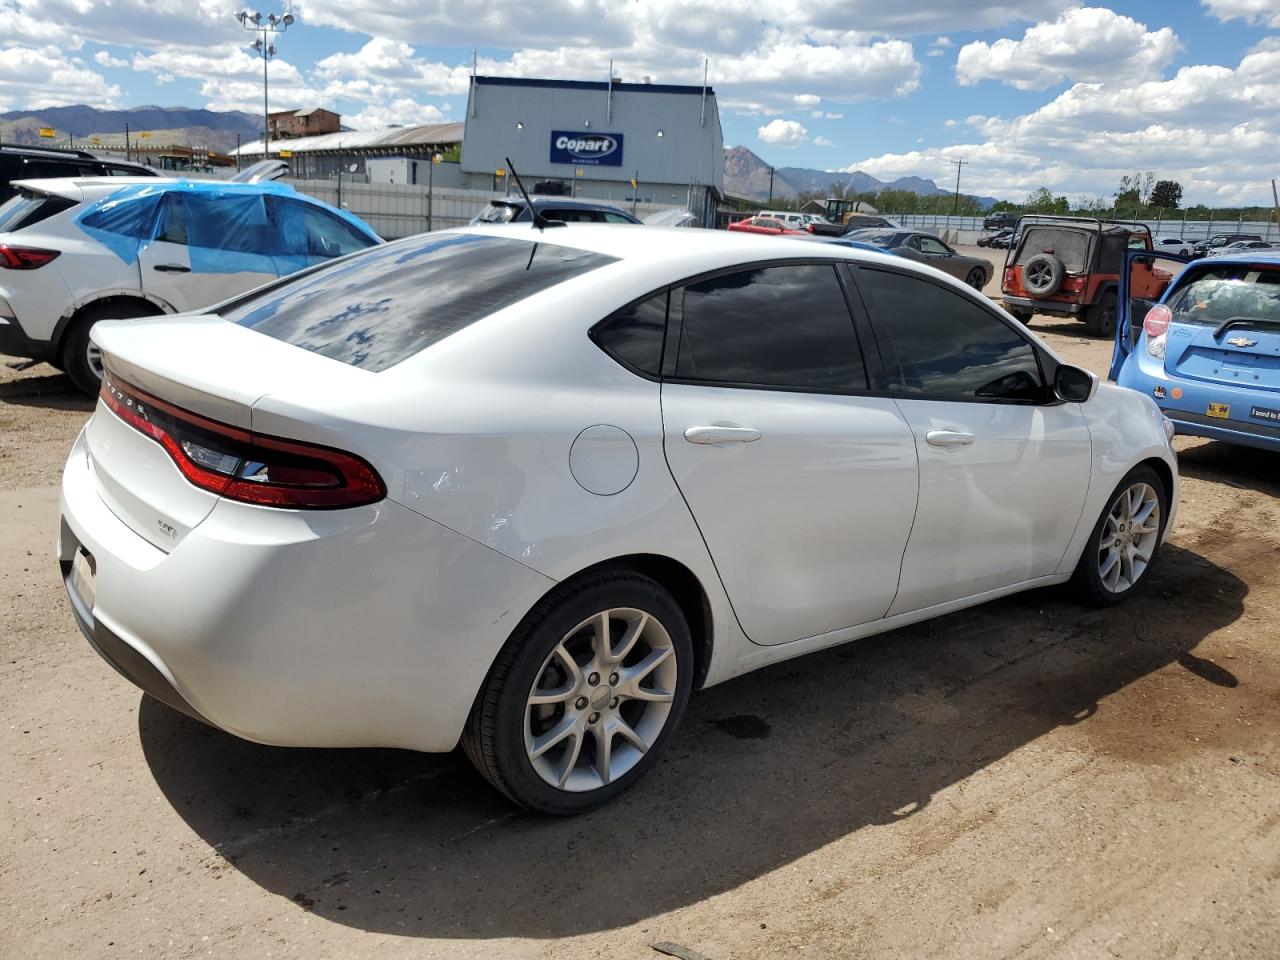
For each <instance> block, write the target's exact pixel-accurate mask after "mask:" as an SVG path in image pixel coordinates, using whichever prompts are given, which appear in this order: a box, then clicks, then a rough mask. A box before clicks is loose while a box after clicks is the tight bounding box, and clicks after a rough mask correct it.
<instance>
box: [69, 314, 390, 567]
mask: <svg viewBox="0 0 1280 960" xmlns="http://www.w3.org/2000/svg"><path fill="white" fill-rule="evenodd" d="M93 339H94V340H95V341H96V342H97V343H98V345H99V346H100V347H101V348H102V351H103V358H104V364H105V366H106V367H107V369H108V370H109V371H110V373H111V374H112V375H113V376H114V377H116V378H118V379H119V380H120V381H123V382H124V384H127V385H129V386H131V387H133V388H135V389H136V390H140V391H143V392H145V393H147V394H150V395H151V396H152V397H155V398H156V399H158V400H161V401H164V402H165V403H169V404H172V405H174V406H176V407H180V408H181V409H183V410H185V411H189V412H190V413H195V414H198V415H200V416H202V417H207V418H208V419H210V420H216V421H218V422H219V423H223V424H227V425H229V426H232V427H237V428H239V429H241V430H245V431H250V430H252V429H253V407H254V404H255V403H257V402H258V400H260V399H261V398H262V397H263V396H264V395H265V394H266V393H267V392H268V391H269V390H276V389H283V390H286V391H288V390H290V389H296V388H297V387H298V386H300V385H307V386H310V387H312V388H314V386H315V384H316V383H317V382H321V383H324V384H325V385H326V388H328V387H332V389H333V390H334V391H338V393H337V394H336V395H341V391H346V390H351V389H353V387H355V384H353V383H352V380H354V379H359V380H360V381H361V384H360V385H361V386H363V387H364V388H366V389H367V387H368V385H369V379H368V378H369V377H371V376H373V375H372V374H369V373H367V372H365V371H360V370H356V369H354V368H351V367H347V366H346V365H345V364H341V363H338V362H336V361H333V360H329V359H326V358H324V357H321V356H319V355H317V354H313V353H310V352H308V351H306V350H301V349H299V348H297V347H294V346H292V345H290V344H287V343H283V342H281V341H279V340H274V339H272V338H270V337H265V336H262V335H261V334H258V333H255V332H254V331H252V330H249V329H247V328H245V327H241V326H238V325H237V324H234V323H229V322H227V321H225V320H223V319H221V318H220V317H217V316H178V317H155V318H143V319H137V320H121V321H104V322H101V323H99V324H97V325H96V326H95V327H94V330H93ZM85 445H86V447H87V450H88V456H89V464H90V467H91V469H92V471H93V474H94V477H95V483H96V488H97V491H98V494H99V496H100V497H101V498H102V500H103V502H104V503H105V504H106V505H107V507H108V508H109V509H110V510H111V512H112V513H114V514H115V515H116V516H117V517H118V518H119V519H120V520H121V521H122V522H124V523H125V524H126V525H127V526H128V527H129V528H130V529H131V530H133V531H134V532H135V533H137V534H138V535H139V536H141V537H142V538H143V539H144V540H146V541H148V542H149V543H151V544H153V545H154V546H156V547H158V548H160V549H161V550H164V551H166V552H167V551H170V550H172V549H174V547H176V546H177V545H178V544H179V543H181V542H182V539H183V538H184V537H185V536H186V535H187V534H188V533H189V532H190V531H191V530H192V529H194V528H195V527H196V526H197V525H198V524H199V523H200V522H201V521H202V520H204V519H205V517H207V516H208V515H209V513H210V512H211V511H212V510H213V508H214V506H215V505H216V504H217V502H218V500H219V497H218V495H217V494H215V493H212V492H210V491H208V490H204V489H201V488H199V487H197V486H195V485H194V484H192V483H190V482H189V481H188V480H187V479H186V478H185V477H184V476H183V475H182V472H181V471H180V470H179V469H178V466H177V464H176V463H174V461H173V459H172V458H171V457H170V456H169V454H168V452H167V451H166V450H165V449H164V448H163V447H162V446H161V445H160V443H159V442H157V441H156V440H154V439H152V438H151V437H149V436H146V435H144V434H143V433H142V432H140V431H139V430H138V429H137V428H135V427H134V426H132V425H130V424H128V423H126V422H125V421H124V420H122V419H121V418H120V417H119V416H117V415H116V414H115V413H114V412H113V411H112V410H110V409H109V408H108V407H107V406H106V405H105V404H104V403H103V402H102V401H99V403H98V406H97V409H96V410H95V411H94V415H93V417H92V418H91V419H90V420H89V424H88V426H87V427H86V428H85Z"/></svg>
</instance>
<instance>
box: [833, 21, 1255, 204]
mask: <svg viewBox="0 0 1280 960" xmlns="http://www.w3.org/2000/svg"><path fill="white" fill-rule="evenodd" d="M1135 104H1142V109H1141V110H1135V109H1134V105H1135ZM965 123H966V124H967V125H968V126H970V127H971V128H972V129H973V130H974V131H975V132H976V133H977V134H978V136H979V139H977V140H975V142H972V143H966V144H955V145H951V146H945V147H941V148H932V149H922V150H915V151H910V152H907V153H891V154H883V155H880V156H874V157H867V158H865V159H863V160H859V161H857V162H855V163H853V164H850V165H849V166H848V167H847V168H846V169H848V170H850V171H852V170H863V171H865V172H867V173H870V174H872V175H874V176H877V177H880V178H882V179H893V178H894V177H898V176H904V175H910V174H915V175H918V176H925V177H933V178H934V179H938V178H943V177H946V176H947V174H948V170H952V171H953V170H954V168H952V167H951V166H950V163H949V161H951V160H956V159H964V160H967V161H968V165H967V166H966V167H965V168H964V182H963V184H962V186H961V189H962V190H964V191H966V192H971V193H979V194H991V195H995V196H1001V197H1006V198H1009V199H1021V198H1022V197H1024V196H1026V195H1027V194H1028V193H1030V192H1031V191H1032V190H1034V189H1035V188H1037V187H1039V186H1048V187H1049V188H1050V189H1052V190H1053V191H1054V192H1055V193H1064V194H1072V195H1074V194H1078V193H1089V194H1091V195H1093V194H1097V193H1109V192H1110V191H1111V190H1112V189H1113V187H1114V184H1115V183H1117V182H1118V181H1119V178H1120V176H1121V175H1122V174H1125V173H1133V171H1134V170H1154V171H1156V173H1157V175H1158V176H1160V177H1161V178H1168V179H1173V180H1177V181H1178V182H1180V183H1181V184H1182V186H1183V188H1184V191H1185V194H1184V196H1185V201H1184V202H1187V203H1197V202H1204V203H1209V204H1218V205H1221V206H1229V205H1236V204H1244V203H1250V204H1261V203H1266V202H1267V200H1268V198H1269V197H1270V190H1269V188H1267V186H1266V184H1267V182H1268V178H1269V177H1271V176H1273V175H1274V173H1275V169H1274V168H1275V143H1276V141H1277V138H1280V37H1267V38H1266V39H1264V40H1262V41H1261V42H1259V43H1258V44H1257V45H1256V46H1254V47H1253V48H1251V49H1250V50H1248V51H1246V53H1245V55H1244V56H1243V57H1242V58H1241V61H1240V63H1239V64H1238V65H1237V66H1236V67H1234V68H1231V67H1222V66H1188V67H1183V68H1181V69H1180V70H1178V72H1177V73H1176V74H1175V75H1174V76H1173V77H1171V78H1170V79H1168V80H1149V81H1145V82H1142V83H1138V84H1131V83H1116V84H1102V83H1078V84H1076V85H1074V86H1072V87H1071V88H1070V89H1068V90H1066V91H1064V92H1063V93H1061V94H1060V95H1058V96H1057V97H1054V98H1053V99H1052V100H1051V101H1050V102H1048V103H1047V104H1045V105H1044V106H1042V107H1040V108H1039V109H1037V110H1035V111H1033V112H1031V113H1028V114H1026V115H1023V116H1019V117H1015V118H1012V119H1005V118H1002V117H986V116H981V115H974V116H971V117H968V118H966V120H965Z"/></svg>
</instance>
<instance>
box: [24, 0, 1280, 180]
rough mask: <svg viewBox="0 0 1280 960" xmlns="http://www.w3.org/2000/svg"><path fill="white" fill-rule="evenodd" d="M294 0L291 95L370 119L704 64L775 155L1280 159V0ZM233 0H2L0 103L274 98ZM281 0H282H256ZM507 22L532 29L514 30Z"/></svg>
mask: <svg viewBox="0 0 1280 960" xmlns="http://www.w3.org/2000/svg"><path fill="white" fill-rule="evenodd" d="M897 7H898V8H901V9H897V8H895V5H893V4H886V3H885V2H884V0H774V2H772V3H771V4H770V5H769V6H768V7H767V9H766V10H765V12H764V13H763V16H762V15H761V13H760V12H759V8H756V9H751V8H748V9H744V10H741V11H738V10H732V9H728V8H727V7H726V6H725V5H723V4H720V3H718V2H713V0H687V2H676V0H637V2H634V3H630V4H622V3H618V2H613V0H526V2H525V3H523V4H520V5H512V4H507V5H494V4H492V3H490V2H487V0H486V2H481V0H451V2H449V3H445V2H443V0H434V2H432V0H342V2H338V0H296V2H294V3H292V4H291V5H290V6H289V9H290V10H291V12H293V13H294V15H295V16H296V17H297V22H296V23H295V25H294V26H293V27H292V28H291V29H290V30H289V31H288V32H287V33H286V34H285V35H284V36H282V37H280V38H279V41H278V46H279V55H278V58H277V60H276V61H274V62H273V63H272V67H271V70H272V87H273V95H272V105H273V108H274V107H277V106H278V107H285V106H309V105H312V104H317V103H323V104H324V105H326V106H329V107H331V108H332V107H334V106H335V105H336V106H338V107H339V108H340V109H341V112H342V113H343V115H344V119H345V121H346V122H347V123H349V124H350V125H352V126H356V127H358V128H365V127H375V126H383V125H387V124H390V123H418V122H431V121H435V120H446V119H452V118H458V119H461V117H462V115H463V113H464V112H465V111H464V104H465V91H466V76H467V73H468V72H469V69H470V61H471V55H472V51H473V50H476V51H477V52H478V56H479V58H480V61H481V67H480V68H481V72H485V73H501V74H508V75H523V76H556V77H569V78H587V79H603V78H604V77H605V76H606V74H607V69H608V62H609V59H610V58H611V57H612V58H613V59H614V61H615V73H617V74H619V75H621V76H622V77H624V78H625V79H639V78H640V77H641V76H643V75H649V76H651V77H653V79H654V80H655V81H666V82H698V81H699V80H700V79H701V72H702V59H703V57H704V56H706V57H708V58H709V59H710V61H711V81H712V84H713V86H714V87H715V88H716V90H717V93H718V96H719V100H720V105H721V118H722V124H723V127H724V134H725V141H726V143H731V144H743V145H745V146H747V147H749V148H750V149H752V150H753V151H755V152H756V153H758V154H760V155H761V156H762V157H764V158H765V159H766V160H767V161H769V162H771V163H774V164H776V165H778V166H792V165H794V166H809V167H818V168H822V169H850V170H853V169H861V170H865V171H866V172H868V173H872V174H874V175H876V176H880V177H882V178H892V177H895V176H901V175H907V174H914V175H919V176H926V177H933V178H934V179H937V180H939V181H943V182H949V180H950V176H951V174H950V173H949V171H952V170H954V167H952V165H951V164H950V162H949V161H951V160H954V159H964V160H966V161H968V163H967V165H966V167H965V182H964V183H963V184H962V188H963V189H966V190H968V191H972V192H975V193H984V194H990V195H994V196H999V197H1007V198H1009V199H1020V198H1021V197H1023V196H1025V195H1026V194H1027V193H1028V192H1030V190H1032V189H1034V188H1035V187H1038V186H1040V185H1047V186H1049V187H1050V188H1051V189H1053V190H1054V191H1055V192H1059V193H1065V194H1068V195H1070V196H1072V197H1081V196H1099V195H1109V194H1110V193H1111V192H1112V191H1113V190H1114V188H1115V184H1116V182H1117V181H1118V179H1119V176H1120V175H1121V174H1122V173H1124V172H1133V171H1134V170H1138V169H1142V170H1147V169H1151V170H1155V171H1156V173H1157V174H1158V175H1160V176H1162V177H1164V176H1168V177H1172V178H1173V179H1178V180H1179V181H1180V182H1182V183H1183V185H1184V187H1185V189H1186V197H1187V200H1188V201H1190V202H1197V201H1199V202H1205V203H1209V204H1211V205H1212V204H1215V203H1217V204H1220V205H1228V204H1233V203H1241V202H1250V203H1263V202H1266V201H1267V200H1268V199H1269V193H1270V190H1269V185H1268V178H1269V177H1271V176H1280V169H1277V166H1280V164H1277V162H1276V160H1275V157H1276V155H1277V151H1276V150H1275V144H1276V142H1278V141H1277V134H1280V0H1169V2H1162V3H1151V2H1144V3H1138V2H1111V3H1106V4H1102V3H1098V4H1082V3H1078V2H1072V0H993V2H990V3H974V2H969V0H911V2H909V3H907V4H898V5H897ZM235 9H237V8H235V7H231V8H228V7H226V6H223V5H222V4H220V3H218V2H214V0H187V2H177V0H154V2H141V0H111V2H109V3H94V4H90V5H85V4H82V3H79V2H78V0H0V109H17V108H30V107H40V106H48V105H57V104H66V103H91V104H94V105H100V106H136V105H142V104H149V103H156V104H161V105H183V106H208V107H210V108H212V109H230V108H239V109H247V110H250V111H253V112H257V111H259V110H260V109H261V72H260V64H259V63H258V62H256V61H255V60H254V59H253V57H252V51H250V50H248V49H247V46H246V44H247V42H249V41H251V40H252V37H251V36H250V35H249V34H247V33H245V32H244V31H243V30H242V29H241V27H240V25H239V23H238V22H237V21H236V20H235V18H234V11H235ZM259 9H261V10H262V12H263V13H266V12H270V11H271V10H277V11H280V10H283V9H285V8H284V6H280V7H263V8H259ZM495 37H502V38H506V39H507V40H508V41H510V42H513V43H514V40H515V39H516V38H519V40H520V42H519V43H518V44H515V45H513V46H511V47H505V48H495V47H492V46H488V45H486V44H488V43H491V42H492V40H493V39H494V38H495Z"/></svg>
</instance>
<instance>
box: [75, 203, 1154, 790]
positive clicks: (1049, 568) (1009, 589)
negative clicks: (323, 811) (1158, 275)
mask: <svg viewBox="0 0 1280 960" xmlns="http://www.w3.org/2000/svg"><path fill="white" fill-rule="evenodd" d="M93 337H94V340H95V342H96V343H97V345H98V346H99V347H100V348H101V351H102V357H103V363H104V369H105V377H104V381H103V387H102V392H101V395H100V399H99V402H98V407H97V409H96V411H95V412H94V414H93V417H92V419H91V420H90V421H89V423H88V425H87V426H86V428H85V430H84V432H83V433H82V434H81V436H80V437H79V439H78V440H77V441H76V443H75V446H74V448H73V450H72V452H71V456H70V459H69V460H68V462H67V466H66V471H65V473H64V476H63V483H62V524H61V536H60V540H59V557H60V560H61V566H62V572H63V576H64V579H65V581H66V584H67V588H68V592H69V596H70V598H71V605H72V607H73V609H74V612H75V616H76V618H77V620H78V622H79V624H80V626H81V628H82V629H83V631H84V633H85V634H86V635H87V637H88V639H89V642H90V643H91V644H92V645H93V646H94V648H95V649H96V650H97V651H98V652H99V653H100V654H101V655H102V656H103V657H104V658H105V659H107V660H108V661H109V662H111V663H112V664H113V665H114V666H115V667H116V668H117V669H118V670H119V671H120V672H121V673H122V674H123V675H124V676H125V677H127V678H128V679H130V680H131V681H133V682H134V683H136V684H137V685H138V686H140V687H141V688H142V689H144V690H146V691H147V692H148V693H149V694H151V695H153V696H154V697H156V698H158V699H160V700H162V701H164V702H166V703H168V704H169V705H171V706H173V707H174V708H176V709H178V710H182V711H184V712H186V713H188V714H191V715H192V716H195V717H198V718H200V719H202V720H204V721H206V722H207V723H209V724H212V725H213V726H215V727H219V728H221V729H223V730H226V731H229V732H231V733H233V734H236V735H238V736H241V737H245V738H248V739H250V740H255V741H259V742H262V743H268V744H278V745H295V746H326V747H338V746H342V747H360V746H379V747H406V748H410V749H415V750H423V751H448V750H452V749H454V747H455V746H457V745H458V744H459V743H461V744H462V746H463V747H464V749H465V751H466V753H467V755H468V756H469V757H470V759H471V760H472V762H473V763H474V764H475V766H476V767H477V768H478V769H479V770H480V772H481V773H482V774H483V775H484V776H485V777H487V778H488V779H489V780H490V781H491V782H492V783H493V784H494V786H495V787H497V788H498V789H499V790H501V791H503V792H504V793H505V794H506V795H507V796H509V797H510V798H511V799H513V800H514V801H516V802H517V803H520V804H523V805H524V806H526V807H530V808H533V809H536V810H540V811H545V812H549V813H572V812H575V811H580V810H583V809H586V808H588V807H591V806H593V805H595V804H598V803H601V802H603V801H605V800H608V799H609V798H611V797H613V796H615V795H617V794H618V793H620V792H621V791H623V790H625V789H627V788H628V787H629V786H631V785H632V784H633V783H634V782H635V781H636V780H637V778H639V777H640V776H641V775H642V774H643V773H644V772H645V770H646V769H647V768H649V767H650V766H652V764H653V763H654V762H655V760H656V759H657V757H658V756H659V754H660V753H661V752H662V749H663V748H664V746H666V744H667V743H668V742H669V741H670V739H671V737H672V736H673V733H674V731H675V729H676V727H677V725H678V723H679V721H680V718H681V715H682V714H683V713H684V710H685V706H686V704H687V702H688V700H689V696H690V693H691V691H693V690H695V689H699V688H702V687H707V686H711V685H713V684H717V683H722V682H724V681H726V680H728V679H730V678H731V677H734V676H736V675H738V674H742V673H745V672H746V671H749V670H754V669H756V668H757V667H762V666H764V665H766V664H770V663H774V662H776V661H780V660H785V659H787V658H790V657H795V656H799V655H801V654H804V653H808V652H810V651H813V650H818V649H822V648H824V647H829V646H832V645H834V644H839V643H845V642H847V641H851V640H856V639H858V638H860V637H865V636H868V635H870V634H875V633H879V632H881V631H885V630H889V629H892V628H895V627H899V626H902V625H903V624H908V623H913V622H915V621H919V620H924V619H926V618H929V617H936V616H940V615H944V614H947V613H950V612H952V611H955V610H959V609H961V608H963V607H968V606H972V605H974V604H977V603H981V602H983V601H986V600H990V599H992V598H995V597H1000V596H1004V595H1006V594H1009V593H1013V592H1015V591H1019V590H1026V589H1029V588H1032V587H1039V586H1044V585H1047V584H1056V583H1064V582H1067V581H1072V582H1073V583H1074V585H1075V587H1076V588H1077V590H1078V591H1079V594H1080V595H1081V596H1082V597H1083V598H1084V599H1085V600H1086V601H1088V602H1091V603H1094V604H1111V603H1115V602H1118V601H1120V600H1122V599H1124V598H1125V597H1127V596H1128V595H1129V594H1130V593H1131V592H1132V591H1133V590H1135V589H1136V588H1138V587H1139V586H1140V585H1141V584H1142V583H1143V581H1144V580H1146V579H1147V578H1148V576H1149V572H1150V570H1151V567H1152V564H1153V563H1154V562H1155V561H1156V557H1157V552H1158V549H1159V546H1160V543H1161V541H1162V540H1163V539H1164V537H1165V536H1166V534H1167V532H1168V530H1169V527H1170V524H1171V523H1172V520H1173V513H1174V509H1175V504H1176V502H1177V483H1178V480H1177V472H1176V460H1175V458H1174V455H1173V453H1172V452H1171V450H1170V448H1169V442H1168V441H1169V435H1170V432H1169V425H1168V423H1167V422H1166V421H1165V420H1164V418H1163V417H1162V415H1161V414H1160V412H1159V410H1157V408H1156V406H1155V404H1154V403H1153V402H1152V400H1151V398H1150V397H1146V396H1142V395H1141V394H1138V393H1136V392H1133V391H1129V390H1122V389H1119V388H1117V387H1114V386H1111V385H1106V384H1099V382H1098V380H1097V378H1096V377H1094V376H1093V375H1091V374H1089V373H1086V372H1085V371H1083V370H1080V369H1078V368H1076V367H1072V366H1069V365H1068V364H1066V363H1064V362H1063V361H1062V360H1061V359H1059V358H1058V357H1057V356H1056V355H1055V354H1054V353H1053V352H1052V351H1051V350H1050V349H1049V348H1048V347H1046V346H1045V345H1044V344H1042V343H1040V342H1039V341H1038V340H1036V339H1035V337H1034V336H1032V335H1031V334H1029V333H1028V332H1027V331H1026V330H1025V329H1023V328H1022V327H1021V326H1020V325H1019V324H1018V323H1017V322H1015V321H1014V320H1013V319H1012V318H1010V317H1009V316H1008V315H1007V314H1005V313H1003V312H1001V311H1000V310H999V309H997V308H995V307H993V306H992V305H991V303H990V302H988V301H987V300H986V299H984V298H983V297H981V296H979V295H978V294H976V293H975V292H974V291H973V290H971V289H970V288H968V287H966V286H965V285H964V284H963V283H961V282H959V281H956V280H954V279H953V278H950V277H947V276H945V275H943V274H942V273H940V272H938V271H936V270H933V269H932V268H930V267H927V266H924V265H920V264H916V263H913V262H910V261H907V260H905V259H903V258H901V257H895V256H888V255H884V254H880V253H873V252H867V251H863V250H857V249H853V248H848V247H842V246H836V245H825V244H824V245H819V244H814V243H801V242H799V241H796V240H790V239H785V238H770V237H763V236H746V235H741V234H739V235H734V234H729V233H725V232H709V231H700V230H688V229H683V230H661V229H651V230H638V231H631V230H622V231H619V230H617V229H614V228H611V227H608V226H591V225H573V226H569V227H559V228H555V229H545V230H541V231H540V230H538V229H537V228H535V227H533V226H532V225H531V226H528V227H520V226H516V227H513V226H511V225H507V226H503V227H473V228H466V229H462V230H457V231H449V232H442V233H433V234H427V235H423V236H418V237H413V238H410V239H407V240H403V241H399V242H396V243H391V244H387V245H384V246H380V247H376V248H373V249H370V250H367V251H364V252H361V253H356V254H352V255H350V256H347V257H344V258H341V259H338V260H335V261H333V262H331V263H329V264H326V265H323V266H319V267H315V268H311V269H310V270H307V271H303V272H302V273H299V274H296V275H294V276H293V277H290V278H287V279H283V280H279V281H277V282H276V283H274V284H272V285H269V286H267V287H263V288H259V289H258V290H255V291H253V292H252V293H249V294H246V295H243V296H242V297H241V298H239V299H236V300H232V301H229V302H226V303H223V304H221V305H219V306H217V307H216V308H214V309H212V310H211V311H210V312H207V313H204V314H202V315H180V316H173V317H157V318H149V319H141V320H134V321H130V322H128V323H124V322H104V323H100V324H98V325H97V326H96V327H95V328H94V333H93Z"/></svg>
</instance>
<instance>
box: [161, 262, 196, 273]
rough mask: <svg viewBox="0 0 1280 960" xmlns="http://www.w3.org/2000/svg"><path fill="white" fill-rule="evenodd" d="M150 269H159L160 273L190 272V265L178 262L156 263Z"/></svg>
mask: <svg viewBox="0 0 1280 960" xmlns="http://www.w3.org/2000/svg"><path fill="white" fill-rule="evenodd" d="M151 269H152V270H159V271H160V272H161V273H190V272H191V268H190V267H184V266H183V265H182V264H180V263H157V264H156V265H155V266H154V267H152V268H151Z"/></svg>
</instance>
